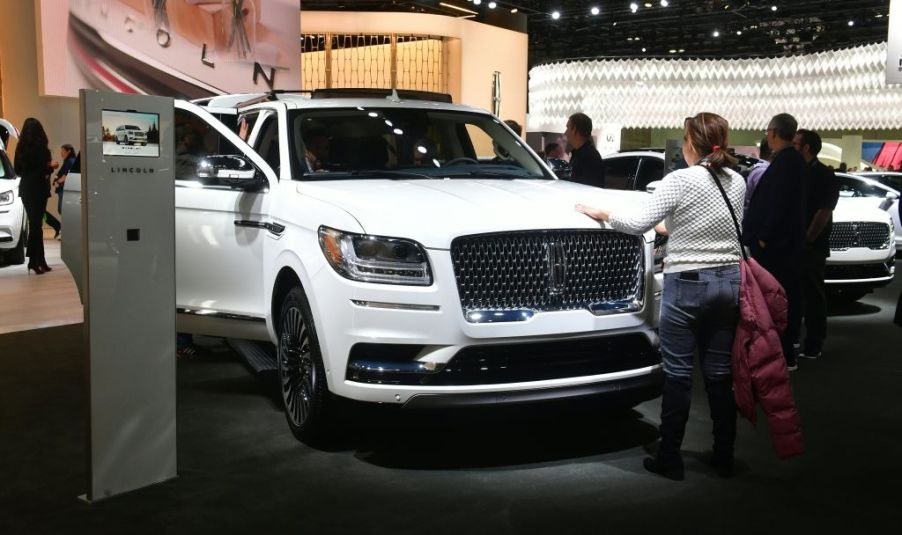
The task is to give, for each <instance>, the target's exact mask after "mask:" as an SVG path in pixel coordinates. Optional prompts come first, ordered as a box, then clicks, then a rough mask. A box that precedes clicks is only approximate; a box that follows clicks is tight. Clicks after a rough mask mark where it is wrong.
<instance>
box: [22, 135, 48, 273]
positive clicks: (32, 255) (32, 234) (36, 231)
mask: <svg viewBox="0 0 902 535" xmlns="http://www.w3.org/2000/svg"><path fill="white" fill-rule="evenodd" d="M47 145H48V142H47V134H46V133H45V132H44V127H43V126H42V125H41V123H40V121H38V120H37V119H35V118H34V117H29V118H28V119H25V124H23V125H22V131H21V135H20V136H19V143H18V144H16V161H15V168H16V174H17V175H19V176H20V177H22V180H21V183H20V184H19V195H20V196H21V197H22V204H23V205H24V206H25V215H26V217H27V218H28V250H27V251H26V253H27V255H28V270H29V271H34V272H35V273H36V274H38V275H41V274H43V273H46V272H48V271H50V266H48V265H47V259H46V258H45V257H44V231H43V218H44V212H45V211H46V209H47V198H48V197H50V173H51V171H52V167H51V163H52V162H51V157H50V148H49V147H48V146H47Z"/></svg>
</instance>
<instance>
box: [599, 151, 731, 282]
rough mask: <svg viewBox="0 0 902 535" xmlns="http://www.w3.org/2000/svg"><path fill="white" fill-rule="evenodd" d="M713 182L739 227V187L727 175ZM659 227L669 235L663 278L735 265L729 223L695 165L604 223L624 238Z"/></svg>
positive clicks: (708, 177)
mask: <svg viewBox="0 0 902 535" xmlns="http://www.w3.org/2000/svg"><path fill="white" fill-rule="evenodd" d="M718 176H719V177H720V183H721V184H722V185H723V187H724V190H725V191H726V192H727V197H728V198H729V199H730V204H732V205H733V210H734V211H735V212H736V217H737V218H738V219H739V223H740V225H741V224H742V214H743V212H742V210H743V199H744V198H745V181H744V180H743V179H742V176H740V175H739V174H738V173H736V172H735V171H732V170H730V169H724V170H723V171H721V173H720V174H719V175H718ZM661 221H664V225H665V226H666V227H667V232H668V234H669V235H670V239H669V240H668V241H667V254H666V256H665V257H664V272H665V273H675V272H678V271H686V270H689V269H704V268H709V267H717V266H724V265H729V264H737V263H739V258H740V255H741V252H740V250H739V242H738V240H737V237H736V229H735V227H734V226H733V219H732V218H731V217H730V211H729V210H728V209H727V206H726V204H724V200H723V196H722V195H721V194H720V192H719V191H718V190H717V185H716V184H715V183H714V179H713V178H712V177H711V174H710V173H709V172H708V170H707V169H705V168H704V167H701V166H698V165H696V166H693V167H690V168H688V169H679V170H677V171H674V172H672V173H670V174H669V175H667V176H666V177H664V180H663V181H662V182H661V184H660V185H659V186H658V188H657V189H656V190H655V192H654V193H653V194H651V195H650V196H649V198H648V200H647V201H645V203H643V204H642V205H641V206H639V207H636V208H634V209H623V210H622V211H619V212H617V213H612V214H611V219H610V223H611V226H612V227H614V228H615V229H617V230H619V231H621V232H626V233H629V234H641V233H644V232H647V231H648V230H649V229H651V228H653V227H654V226H655V225H657V224H658V223H660V222H661Z"/></svg>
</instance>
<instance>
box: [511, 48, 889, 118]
mask: <svg viewBox="0 0 902 535" xmlns="http://www.w3.org/2000/svg"><path fill="white" fill-rule="evenodd" d="M885 66H886V43H878V44H873V45H866V46H860V47H855V48H849V49H843V50H834V51H830V52H821V53H817V54H810V55H804V56H794V57H787V58H766V59H739V60H684V59H672V60H671V59H648V60H642V59H624V60H585V61H571V62H563V63H553V64H547V65H540V66H538V67H534V68H533V69H531V70H530V71H529V108H530V115H529V123H528V128H529V130H532V131H537V130H538V131H552V132H554V131H559V130H562V129H563V125H565V124H566V122H567V117H569V116H570V115H571V114H572V113H575V112H577V111H582V112H584V113H586V114H587V115H589V117H591V118H592V120H593V122H594V123H595V124H596V125H601V124H605V123H610V124H619V125H622V126H623V127H625V128H681V127H682V125H683V120H684V118H685V117H686V116H688V115H694V114H696V113H698V112H701V111H708V112H714V113H718V114H720V115H722V116H723V117H725V118H726V119H727V120H728V121H729V122H730V126H731V127H732V128H737V129H762V130H763V129H764V128H765V127H766V125H767V122H768V120H769V119H770V118H771V117H772V116H773V115H775V114H777V113H780V112H789V113H791V114H793V115H794V116H795V117H796V118H797V119H798V120H799V124H800V125H801V126H804V127H805V128H815V129H877V128H902V86H888V85H886V82H885V75H884V69H885V68H886V67H885Z"/></svg>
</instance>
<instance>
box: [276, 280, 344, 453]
mask: <svg viewBox="0 0 902 535" xmlns="http://www.w3.org/2000/svg"><path fill="white" fill-rule="evenodd" d="M278 335H279V342H278V345H277V346H276V350H277V353H276V360H277V361H278V368H279V392H280V398H281V399H282V407H283V408H284V409H285V419H286V420H287V421H288V427H289V428H290V429H291V432H292V433H293V434H294V436H295V438H297V439H298V440H300V441H301V442H303V443H305V444H308V445H314V444H319V443H321V442H323V441H324V440H326V439H327V438H328V436H329V435H330V434H331V428H332V426H333V422H331V421H330V413H331V412H332V410H331V409H332V407H331V406H332V405H333V404H334V400H332V398H331V394H330V393H329V388H328V386H327V384H326V371H325V367H324V366H323V359H322V354H321V353H320V348H319V339H318V338H317V335H316V326H315V324H314V323H313V314H312V313H311V312H310V304H309V303H308V302H307V296H306V295H304V291H303V290H302V289H301V288H299V287H297V286H295V287H294V288H292V289H291V291H289V292H288V294H287V295H286V296H285V299H284V300H283V301H282V308H281V309H280V313H279V323H278Z"/></svg>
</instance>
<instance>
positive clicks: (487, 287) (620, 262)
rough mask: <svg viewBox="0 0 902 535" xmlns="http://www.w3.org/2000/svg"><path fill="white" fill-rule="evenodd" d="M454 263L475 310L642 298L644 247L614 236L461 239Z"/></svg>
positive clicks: (572, 233)
mask: <svg viewBox="0 0 902 535" xmlns="http://www.w3.org/2000/svg"><path fill="white" fill-rule="evenodd" d="M451 258H452V261H453V262H454V274H455V276H456V278H457V289H458V292H459V293H460V304H461V307H462V308H463V311H464V313H465V314H466V313H467V312H468V311H471V310H516V309H531V310H536V311H553V310H576V309H584V308H590V307H591V306H592V305H597V304H599V303H608V302H616V301H623V300H631V299H640V298H641V292H642V282H643V276H644V269H643V268H644V242H643V240H642V238H641V237H640V236H629V235H627V234H623V233H620V232H616V231H613V230H560V231H526V232H509V233H503V234H483V235H475V236H463V237H460V238H456V239H455V240H454V241H453V242H452V243H451Z"/></svg>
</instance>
